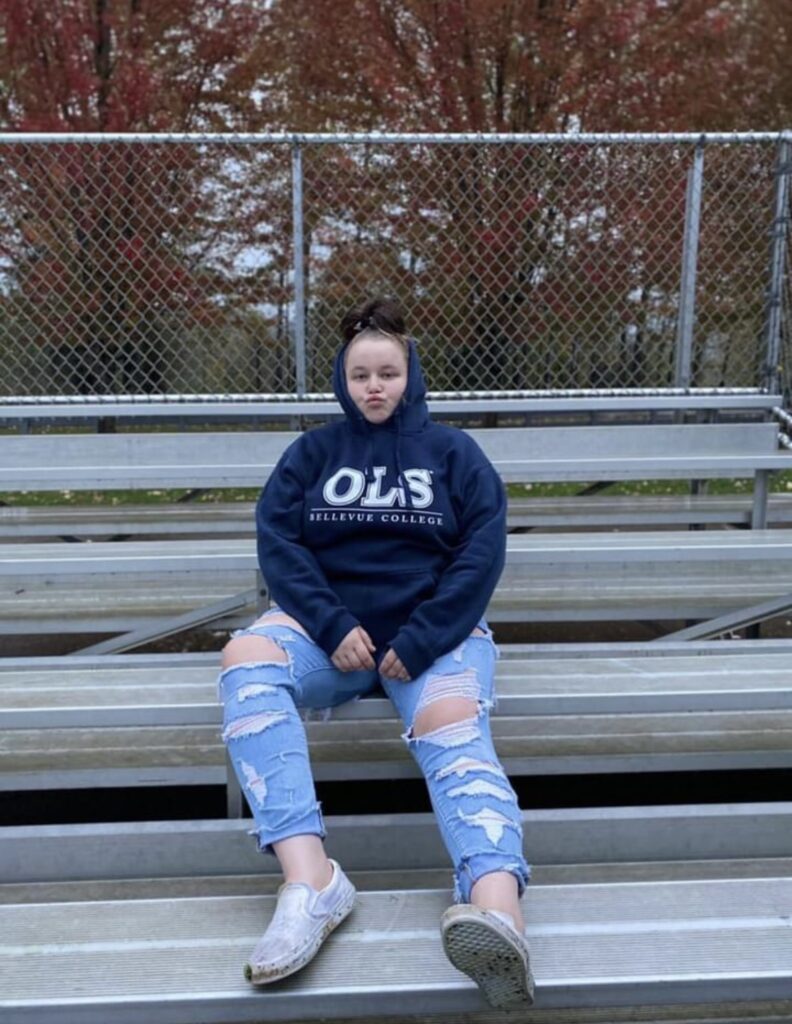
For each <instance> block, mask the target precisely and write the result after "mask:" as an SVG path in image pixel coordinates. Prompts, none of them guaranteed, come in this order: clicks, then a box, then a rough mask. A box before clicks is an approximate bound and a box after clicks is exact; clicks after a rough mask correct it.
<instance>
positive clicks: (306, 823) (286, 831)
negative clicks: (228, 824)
mask: <svg viewBox="0 0 792 1024" xmlns="http://www.w3.org/2000/svg"><path fill="white" fill-rule="evenodd" d="M248 835H250V836H255V837H256V843H257V844H258V849H259V851H260V852H261V853H271V854H273V855H274V854H275V851H274V849H273V848H272V844H273V843H279V842H280V841H281V840H282V839H291V838H292V836H306V835H310V836H319V838H320V839H324V838H325V837H326V836H327V829H326V828H325V825H324V819H323V817H322V809H321V804H319V803H317V804H315V806H314V807H313V809H311V810H309V811H308V812H307V813H306V814H304V815H303V816H302V817H301V818H299V819H298V820H296V821H291V822H289V824H288V825H285V826H284V827H283V828H280V829H272V828H265V827H264V826H263V825H260V826H259V827H257V828H253V829H251V830H250V831H249V832H248Z"/></svg>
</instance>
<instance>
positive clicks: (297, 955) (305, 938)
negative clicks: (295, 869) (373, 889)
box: [245, 860, 355, 985]
mask: <svg viewBox="0 0 792 1024" xmlns="http://www.w3.org/2000/svg"><path fill="white" fill-rule="evenodd" d="M330 863H331V864H332V865H333V877H332V878H331V879H330V882H329V883H328V884H327V885H326V886H325V888H324V889H320V890H318V891H317V890H316V889H313V888H312V887H311V886H310V885H308V884H307V883H305V882H285V883H284V884H283V885H282V886H281V887H280V889H279V890H278V904H277V906H276V907H275V913H274V914H273V915H272V920H271V921H270V924H269V927H268V928H267V930H266V931H265V932H264V934H263V935H262V937H261V938H260V939H259V941H258V943H257V944H256V948H255V949H254V950H253V952H252V953H251V954H250V959H249V960H248V962H247V963H246V964H245V977H246V978H247V980H248V981H250V982H252V983H253V984H254V985H269V984H270V983H271V982H273V981H280V979H281V978H287V977H288V976H289V975H290V974H294V972H295V971H299V970H300V968H301V967H305V965H306V964H307V963H308V962H309V961H311V960H312V959H313V958H314V957H315V956H316V954H317V953H318V951H319V947H320V946H321V945H322V943H323V942H324V940H325V939H326V938H327V936H328V935H329V934H330V932H331V931H332V930H333V929H334V928H336V927H337V926H338V925H339V924H341V922H342V921H343V920H344V918H345V917H346V916H347V915H348V914H349V912H350V911H351V910H352V907H353V906H354V903H355V887H354V886H353V885H352V883H351V882H350V881H349V879H348V878H347V876H346V875H345V874H344V872H343V871H342V870H341V868H340V867H339V865H338V864H337V863H336V862H335V861H334V860H331V861H330Z"/></svg>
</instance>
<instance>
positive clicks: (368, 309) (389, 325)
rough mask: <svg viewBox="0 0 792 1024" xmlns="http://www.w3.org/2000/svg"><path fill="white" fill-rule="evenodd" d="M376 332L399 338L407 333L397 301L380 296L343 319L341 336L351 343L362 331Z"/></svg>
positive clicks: (350, 312) (347, 314) (351, 311)
mask: <svg viewBox="0 0 792 1024" xmlns="http://www.w3.org/2000/svg"><path fill="white" fill-rule="evenodd" d="M367 330H375V331H382V332H383V334H393V335H396V336H399V337H402V336H404V335H405V334H406V333H407V332H406V329H405V326H404V316H403V314H402V311H401V307H400V306H399V304H398V302H396V300H395V299H391V298H388V297H387V296H384V295H378V296H376V297H375V298H373V299H369V300H368V301H367V302H364V303H363V304H362V305H361V306H357V307H356V308H355V309H351V310H349V312H348V313H346V314H345V315H344V316H343V317H342V319H341V335H342V337H343V339H344V341H345V342H349V341H351V340H352V339H353V338H354V337H355V336H356V335H357V334H360V332H361V331H367Z"/></svg>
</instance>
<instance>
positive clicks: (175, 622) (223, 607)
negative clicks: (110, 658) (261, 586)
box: [70, 588, 259, 656]
mask: <svg viewBox="0 0 792 1024" xmlns="http://www.w3.org/2000/svg"><path fill="white" fill-rule="evenodd" d="M258 596H259V592H258V588H256V589H255V590H244V591H243V592H242V593H241V594H234V596H233V597H226V598H224V599H223V600H222V601H217V602H216V603H215V604H210V605H204V606H203V607H202V608H194V609H193V610H192V611H189V612H185V614H184V615H179V616H177V617H176V618H173V619H166V620H165V621H164V622H160V623H157V625H155V626H148V627H142V628H141V629H136V630H133V631H132V632H130V633H122V634H121V635H120V636H114V637H111V638H110V639H109V640H103V641H102V642H101V643H98V644H91V646H90V647H82V648H80V650H78V651H72V652H70V656H77V655H80V656H82V655H86V654H120V653H121V651H130V650H132V649H133V648H135V647H140V646H141V645H142V644H146V643H150V642H151V641H152V640H162V639H163V638H164V637H166V636H173V634H174V633H182V632H184V630H186V629H192V628H194V627H195V626H203V625H205V624H206V623H207V622H212V621H213V620H214V619H219V618H221V617H222V616H223V615H226V614H227V613H228V612H233V611H237V610H238V609H240V608H244V607H245V606H246V605H249V604H252V603H253V602H255V601H257V600H258Z"/></svg>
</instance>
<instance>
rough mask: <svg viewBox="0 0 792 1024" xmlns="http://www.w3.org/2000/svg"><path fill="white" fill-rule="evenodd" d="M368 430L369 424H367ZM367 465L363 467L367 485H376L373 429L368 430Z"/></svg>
mask: <svg viewBox="0 0 792 1024" xmlns="http://www.w3.org/2000/svg"><path fill="white" fill-rule="evenodd" d="M366 427H367V428H368V424H366ZM365 462H366V464H365V466H364V467H363V475H364V477H365V479H366V483H367V484H373V483H374V441H373V440H372V437H371V429H370V428H369V429H367V430H366V460H365Z"/></svg>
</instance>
